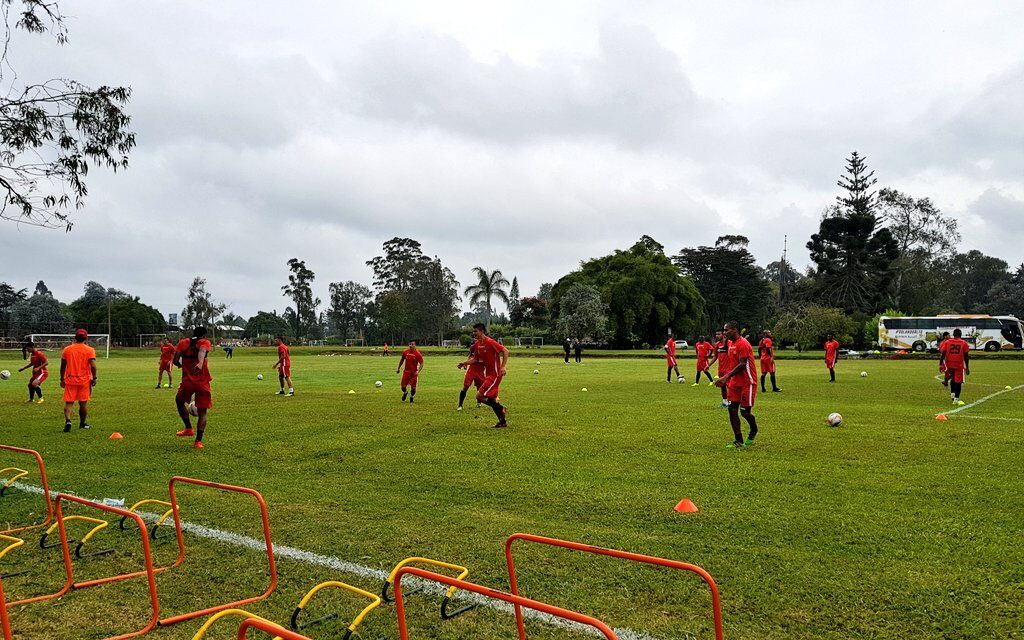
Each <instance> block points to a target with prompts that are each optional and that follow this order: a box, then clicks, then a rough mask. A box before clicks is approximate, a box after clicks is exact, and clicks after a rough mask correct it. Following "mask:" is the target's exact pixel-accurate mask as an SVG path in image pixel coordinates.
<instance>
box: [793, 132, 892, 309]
mask: <svg viewBox="0 0 1024 640" xmlns="http://www.w3.org/2000/svg"><path fill="white" fill-rule="evenodd" d="M876 182H877V180H876V179H875V178H874V172H873V171H872V172H868V170H867V165H866V163H865V160H864V158H861V157H860V155H859V154H858V153H857V152H856V151H854V152H853V154H852V155H851V156H850V158H849V159H848V161H847V165H846V175H844V176H843V177H842V178H841V179H840V180H839V182H838V184H839V186H840V187H842V188H843V189H844V190H845V191H846V193H845V194H843V195H840V196H838V197H837V198H836V200H837V201H838V203H837V205H835V206H834V207H832V208H830V209H829V210H828V211H826V213H825V216H824V218H823V219H822V221H821V225H820V227H819V229H818V233H815V234H814V235H812V236H811V239H810V241H809V242H808V243H807V248H808V249H809V250H810V252H811V260H812V261H813V262H814V263H815V265H816V266H817V277H816V279H815V296H816V298H817V299H819V300H823V301H825V302H826V303H827V304H830V305H834V306H838V307H841V308H842V309H844V310H845V311H847V312H848V313H852V312H854V311H862V312H874V311H877V310H878V309H881V308H882V306H883V305H884V304H885V303H886V302H887V301H888V300H889V297H890V292H891V290H892V286H893V280H894V274H895V267H894V264H895V261H896V259H897V258H898V257H899V248H898V247H897V245H896V241H895V240H894V239H893V237H892V232H891V231H890V230H889V229H886V228H879V224H878V219H877V217H876V215H875V193H874V192H872V191H871V187H873V186H874V185H875V183H876Z"/></svg>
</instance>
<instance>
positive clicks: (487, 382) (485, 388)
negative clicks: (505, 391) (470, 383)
mask: <svg viewBox="0 0 1024 640" xmlns="http://www.w3.org/2000/svg"><path fill="white" fill-rule="evenodd" d="M500 386H501V376H484V379H483V382H481V383H480V387H479V388H478V389H477V392H476V394H477V396H479V397H481V398H497V397H498V387H500Z"/></svg>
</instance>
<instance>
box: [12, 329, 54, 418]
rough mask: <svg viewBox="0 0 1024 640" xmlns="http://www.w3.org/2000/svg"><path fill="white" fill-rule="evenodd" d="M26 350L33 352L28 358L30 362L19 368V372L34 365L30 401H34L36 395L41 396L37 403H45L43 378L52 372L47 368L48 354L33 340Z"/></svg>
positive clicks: (29, 386) (29, 394) (29, 385)
mask: <svg viewBox="0 0 1024 640" xmlns="http://www.w3.org/2000/svg"><path fill="white" fill-rule="evenodd" d="M25 351H26V353H28V354H31V357H30V358H29V360H28V364H26V365H25V366H24V367H22V368H20V369H18V372H19V373H20V372H22V371H24V370H25V369H28V368H29V367H32V377H30V378H29V379H28V402H32V400H33V398H34V397H35V396H37V395H38V396H39V400H37V401H36V404H42V403H43V380H46V379H47V378H48V377H50V372H49V371H47V370H46V356H45V355H43V352H42V351H40V350H39V349H36V346H35V345H34V344H32V343H31V342H29V343H26V344H25Z"/></svg>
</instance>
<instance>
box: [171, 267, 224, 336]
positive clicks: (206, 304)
mask: <svg viewBox="0 0 1024 640" xmlns="http://www.w3.org/2000/svg"><path fill="white" fill-rule="evenodd" d="M226 308H227V306H226V305H223V304H220V303H218V302H214V300H213V296H212V295H210V293H209V292H208V291H207V290H206V278H201V277H199V276H196V278H195V280H193V281H192V286H190V287H189V288H188V300H187V302H186V304H185V308H184V309H182V311H181V321H180V322H181V326H182V327H184V328H186V329H187V328H191V327H208V326H210V325H212V324H214V323H215V322H216V320H217V318H219V317H220V316H221V314H222V313H224V310H225V309H226Z"/></svg>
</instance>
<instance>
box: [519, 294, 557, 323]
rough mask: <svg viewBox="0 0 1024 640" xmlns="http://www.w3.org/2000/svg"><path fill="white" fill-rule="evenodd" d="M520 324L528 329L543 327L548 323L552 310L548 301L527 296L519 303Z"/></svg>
mask: <svg viewBox="0 0 1024 640" xmlns="http://www.w3.org/2000/svg"><path fill="white" fill-rule="evenodd" d="M518 309H519V315H520V316H521V319H520V324H521V325H522V326H526V327H537V328H540V327H543V326H544V325H546V324H547V323H548V319H549V317H550V309H549V308H548V303H547V301H546V300H544V299H542V298H540V297H534V296H527V297H525V298H523V299H522V300H520V301H519V305H518Z"/></svg>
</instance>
